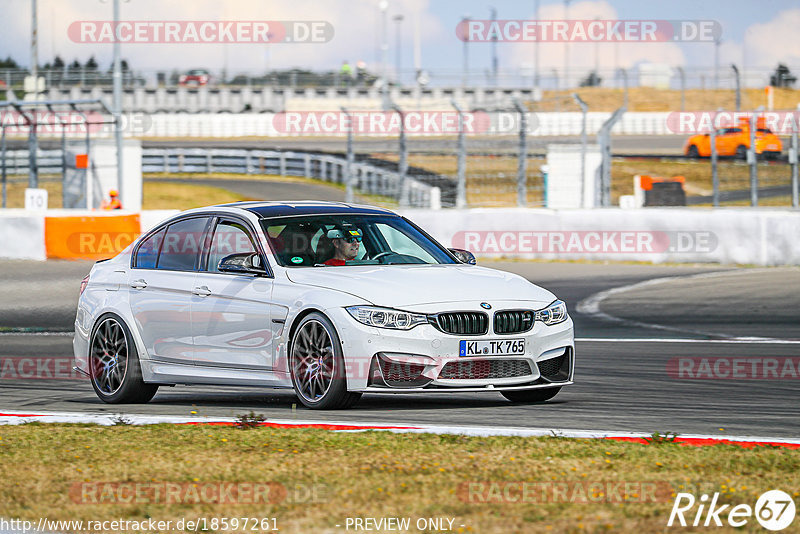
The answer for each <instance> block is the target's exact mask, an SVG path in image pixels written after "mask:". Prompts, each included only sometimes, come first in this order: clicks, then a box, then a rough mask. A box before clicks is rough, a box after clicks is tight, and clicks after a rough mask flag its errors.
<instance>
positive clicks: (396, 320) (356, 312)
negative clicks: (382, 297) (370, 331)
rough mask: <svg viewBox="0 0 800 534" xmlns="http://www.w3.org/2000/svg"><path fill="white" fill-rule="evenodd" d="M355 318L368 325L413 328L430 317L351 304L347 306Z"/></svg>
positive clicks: (402, 328)
mask: <svg viewBox="0 0 800 534" xmlns="http://www.w3.org/2000/svg"><path fill="white" fill-rule="evenodd" d="M345 309H346V310H347V312H348V313H349V314H350V315H352V316H353V319H355V320H356V321H358V322H359V323H361V324H365V325H367V326H375V327H378V328H393V329H395V330H411V329H412V328H414V327H415V326H417V325H420V324H425V323H427V322H428V317H427V316H425V315H422V314H420V313H409V312H404V311H399V310H393V309H391V308H379V307H377V306H350V307H348V308H345Z"/></svg>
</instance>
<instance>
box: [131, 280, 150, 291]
mask: <svg viewBox="0 0 800 534" xmlns="http://www.w3.org/2000/svg"><path fill="white" fill-rule="evenodd" d="M130 285H131V287H132V288H133V289H144V288H146V287H147V282H145V281H144V280H142V279H141V278H139V279H138V280H134V281H133V282H131V284H130Z"/></svg>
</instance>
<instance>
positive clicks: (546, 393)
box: [500, 387, 561, 404]
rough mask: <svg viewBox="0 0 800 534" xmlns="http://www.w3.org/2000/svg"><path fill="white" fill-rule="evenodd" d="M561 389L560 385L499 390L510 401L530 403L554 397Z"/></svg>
mask: <svg viewBox="0 0 800 534" xmlns="http://www.w3.org/2000/svg"><path fill="white" fill-rule="evenodd" d="M559 391H561V388H560V387H555V388H541V389H523V390H518V391H501V392H500V393H502V394H503V396H504V397H505V398H507V399H508V400H510V401H511V402H516V403H519V404H530V403H534V402H544V401H547V400H550V399H552V398H553V397H555V396H556V395H557V394H558V392H559Z"/></svg>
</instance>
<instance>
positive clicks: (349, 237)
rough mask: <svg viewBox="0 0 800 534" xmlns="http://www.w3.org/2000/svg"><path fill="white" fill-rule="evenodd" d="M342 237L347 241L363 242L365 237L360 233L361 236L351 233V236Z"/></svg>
mask: <svg viewBox="0 0 800 534" xmlns="http://www.w3.org/2000/svg"><path fill="white" fill-rule="evenodd" d="M342 239H343V240H344V241H345V242H346V243H361V240H362V239H363V238H362V237H361V236H360V235H359V236H355V235H349V236H347V237H343V238H342Z"/></svg>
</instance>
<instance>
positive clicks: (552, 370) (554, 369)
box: [536, 354, 567, 377]
mask: <svg viewBox="0 0 800 534" xmlns="http://www.w3.org/2000/svg"><path fill="white" fill-rule="evenodd" d="M566 357H567V355H566V354H562V355H561V356H559V357H557V358H550V359H549V360H544V361H541V362H536V365H538V366H539V374H541V375H542V376H544V377H548V376H555V375H557V374H558V371H559V370H560V369H561V366H562V365H564V358H566Z"/></svg>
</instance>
